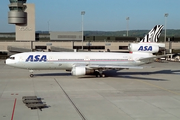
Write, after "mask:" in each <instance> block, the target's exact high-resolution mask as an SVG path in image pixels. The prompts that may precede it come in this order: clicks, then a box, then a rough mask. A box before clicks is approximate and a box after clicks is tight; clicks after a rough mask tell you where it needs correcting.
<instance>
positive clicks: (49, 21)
mask: <svg viewBox="0 0 180 120" xmlns="http://www.w3.org/2000/svg"><path fill="white" fill-rule="evenodd" d="M49 22H50V20H49V21H48V32H49Z"/></svg>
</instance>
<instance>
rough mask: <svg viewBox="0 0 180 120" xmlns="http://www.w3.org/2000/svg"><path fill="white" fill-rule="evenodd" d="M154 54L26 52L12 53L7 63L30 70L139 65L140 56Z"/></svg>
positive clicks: (144, 56) (140, 63)
mask: <svg viewBox="0 0 180 120" xmlns="http://www.w3.org/2000/svg"><path fill="white" fill-rule="evenodd" d="M151 56H153V55H152V54H147V53H146V54H143V53H139V54H131V53H109V52H26V53H19V54H15V55H12V56H11V57H10V58H8V59H7V60H6V64H8V65H10V66H14V67H18V68H23V69H29V70H49V69H65V70H71V69H72V67H73V65H75V64H76V65H77V64H83V65H85V64H87V65H91V64H98V65H100V64H103V65H105V64H106V65H122V66H126V65H128V66H138V65H142V64H145V62H141V61H139V59H140V58H147V57H151Z"/></svg>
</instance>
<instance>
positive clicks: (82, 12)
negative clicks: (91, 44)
mask: <svg viewBox="0 0 180 120" xmlns="http://www.w3.org/2000/svg"><path fill="white" fill-rule="evenodd" d="M81 15H82V50H83V37H84V32H83V15H85V11H81Z"/></svg>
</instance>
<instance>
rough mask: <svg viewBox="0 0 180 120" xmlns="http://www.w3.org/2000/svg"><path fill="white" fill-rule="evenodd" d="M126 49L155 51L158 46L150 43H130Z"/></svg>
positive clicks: (157, 49)
mask: <svg viewBox="0 0 180 120" xmlns="http://www.w3.org/2000/svg"><path fill="white" fill-rule="evenodd" d="M128 49H129V51H130V52H142V53H156V52H158V51H159V46H158V45H152V44H150V43H142V44H137V43H130V44H129V46H128Z"/></svg>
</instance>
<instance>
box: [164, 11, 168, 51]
mask: <svg viewBox="0 0 180 120" xmlns="http://www.w3.org/2000/svg"><path fill="white" fill-rule="evenodd" d="M168 15H169V14H168V13H165V14H164V18H165V33H164V44H165V46H166V28H167V25H166V24H167V17H168ZM165 53H166V51H164V54H165Z"/></svg>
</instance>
